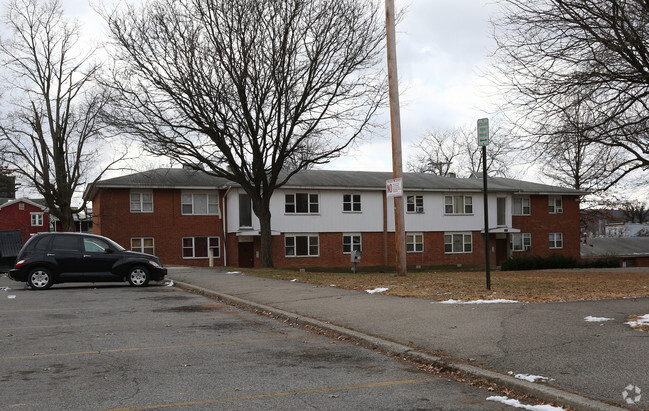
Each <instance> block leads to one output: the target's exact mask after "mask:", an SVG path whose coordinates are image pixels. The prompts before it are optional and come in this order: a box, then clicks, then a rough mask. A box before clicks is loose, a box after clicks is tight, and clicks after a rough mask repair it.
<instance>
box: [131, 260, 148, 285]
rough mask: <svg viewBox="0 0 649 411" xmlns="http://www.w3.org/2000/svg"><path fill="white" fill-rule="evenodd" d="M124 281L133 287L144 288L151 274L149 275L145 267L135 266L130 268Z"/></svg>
mask: <svg viewBox="0 0 649 411" xmlns="http://www.w3.org/2000/svg"><path fill="white" fill-rule="evenodd" d="M126 279H127V280H128V283H129V284H131V285H132V286H133V287H144V286H146V285H147V284H149V280H150V279H151V274H149V270H147V269H146V267H143V266H141V265H136V266H135V267H131V269H130V270H128V275H127V276H126Z"/></svg>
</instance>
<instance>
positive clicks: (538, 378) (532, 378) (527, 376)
mask: <svg viewBox="0 0 649 411" xmlns="http://www.w3.org/2000/svg"><path fill="white" fill-rule="evenodd" d="M507 374H509V375H514V372H513V371H509V372H508V373H507ZM514 378H518V379H519V380H525V381H529V382H537V381H550V379H549V378H548V377H544V376H542V375H532V374H516V375H514Z"/></svg>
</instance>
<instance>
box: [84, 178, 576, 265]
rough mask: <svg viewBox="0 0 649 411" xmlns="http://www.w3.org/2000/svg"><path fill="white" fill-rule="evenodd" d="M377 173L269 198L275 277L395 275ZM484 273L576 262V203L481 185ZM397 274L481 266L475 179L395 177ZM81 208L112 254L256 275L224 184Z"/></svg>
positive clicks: (563, 194)
mask: <svg viewBox="0 0 649 411" xmlns="http://www.w3.org/2000/svg"><path fill="white" fill-rule="evenodd" d="M390 178H392V176H391V173H386V172H360V171H358V172H357V171H329V170H308V171H302V172H300V173H298V174H296V175H295V176H293V177H292V178H291V179H290V181H289V182H288V184H286V185H285V186H283V187H282V188H280V189H278V190H276V191H275V193H274V195H273V197H272V198H271V205H270V206H271V213H272V230H273V259H274V263H275V266H276V267H291V268H302V267H304V268H307V267H344V266H350V254H351V252H352V250H353V249H359V250H361V251H362V260H361V266H377V267H378V266H389V265H394V264H395V258H396V257H395V252H394V212H393V205H392V204H393V203H392V199H389V198H386V195H385V181H386V180H387V179H390ZM488 183H489V197H488V203H489V232H490V234H489V235H490V240H489V241H490V246H491V247H490V248H491V255H490V261H491V262H492V264H494V265H499V264H500V263H501V262H502V261H503V260H504V259H506V258H508V257H510V256H512V255H513V256H516V255H521V254H535V255H541V256H547V255H549V254H552V253H559V254H563V255H568V256H572V257H575V258H579V249H580V234H579V202H580V198H581V196H582V195H584V194H586V193H585V192H583V191H578V190H573V189H567V188H562V187H556V186H549V185H544V184H537V183H531V182H525V181H520V180H512V179H505V178H489V182H488ZM403 186H404V188H403V190H404V196H403V201H404V202H405V210H406V215H405V230H406V242H407V246H406V248H407V262H408V264H409V265H411V266H416V265H421V266H432V265H456V264H462V265H477V266H480V265H484V260H485V258H484V257H485V256H484V234H483V231H484V230H483V229H484V214H483V193H482V179H481V178H452V177H440V176H436V175H430V174H413V173H406V174H405V175H404V178H403ZM84 197H85V198H86V199H87V200H90V201H92V203H93V227H94V232H95V233H97V234H101V235H105V236H107V237H110V238H112V239H114V240H115V241H117V242H118V243H120V244H121V245H122V246H124V247H126V248H128V249H132V250H137V251H143V252H148V253H152V254H155V255H158V256H159V257H160V258H161V259H162V260H163V262H164V263H165V264H168V265H200V266H207V265H208V250H212V251H213V255H214V264H215V265H228V266H241V267H249V266H259V265H260V262H261V259H260V236H259V221H258V220H257V218H256V217H255V215H254V214H253V213H252V207H251V202H250V199H249V197H248V196H247V195H246V194H245V192H244V191H243V190H242V189H241V188H240V187H239V186H238V185H237V184H235V183H232V182H230V181H228V180H226V179H223V178H217V177H213V176H209V175H207V174H206V173H203V172H200V171H193V170H186V169H173V168H171V169H157V170H151V171H147V172H143V173H136V174H131V175H127V176H123V177H117V178H112V179H107V180H102V181H99V182H98V183H96V184H95V185H94V186H92V187H89V188H88V189H87V190H86V192H85V193H84Z"/></svg>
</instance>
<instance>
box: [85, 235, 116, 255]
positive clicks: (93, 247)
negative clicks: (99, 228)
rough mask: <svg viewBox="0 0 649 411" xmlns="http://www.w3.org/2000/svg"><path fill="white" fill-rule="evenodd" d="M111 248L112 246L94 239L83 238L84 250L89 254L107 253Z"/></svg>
mask: <svg viewBox="0 0 649 411" xmlns="http://www.w3.org/2000/svg"><path fill="white" fill-rule="evenodd" d="M109 248H110V245H109V244H108V243H107V242H105V241H103V240H101V239H99V238H94V237H83V250H84V251H85V252H87V253H105V252H106V250H108V249H109Z"/></svg>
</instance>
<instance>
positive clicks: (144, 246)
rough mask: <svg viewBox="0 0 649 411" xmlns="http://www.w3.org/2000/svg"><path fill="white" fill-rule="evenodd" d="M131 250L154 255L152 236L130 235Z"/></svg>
mask: <svg viewBox="0 0 649 411" xmlns="http://www.w3.org/2000/svg"><path fill="white" fill-rule="evenodd" d="M131 251H137V252H138V253H145V254H151V255H155V246H154V241H153V237H132V238H131Z"/></svg>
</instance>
